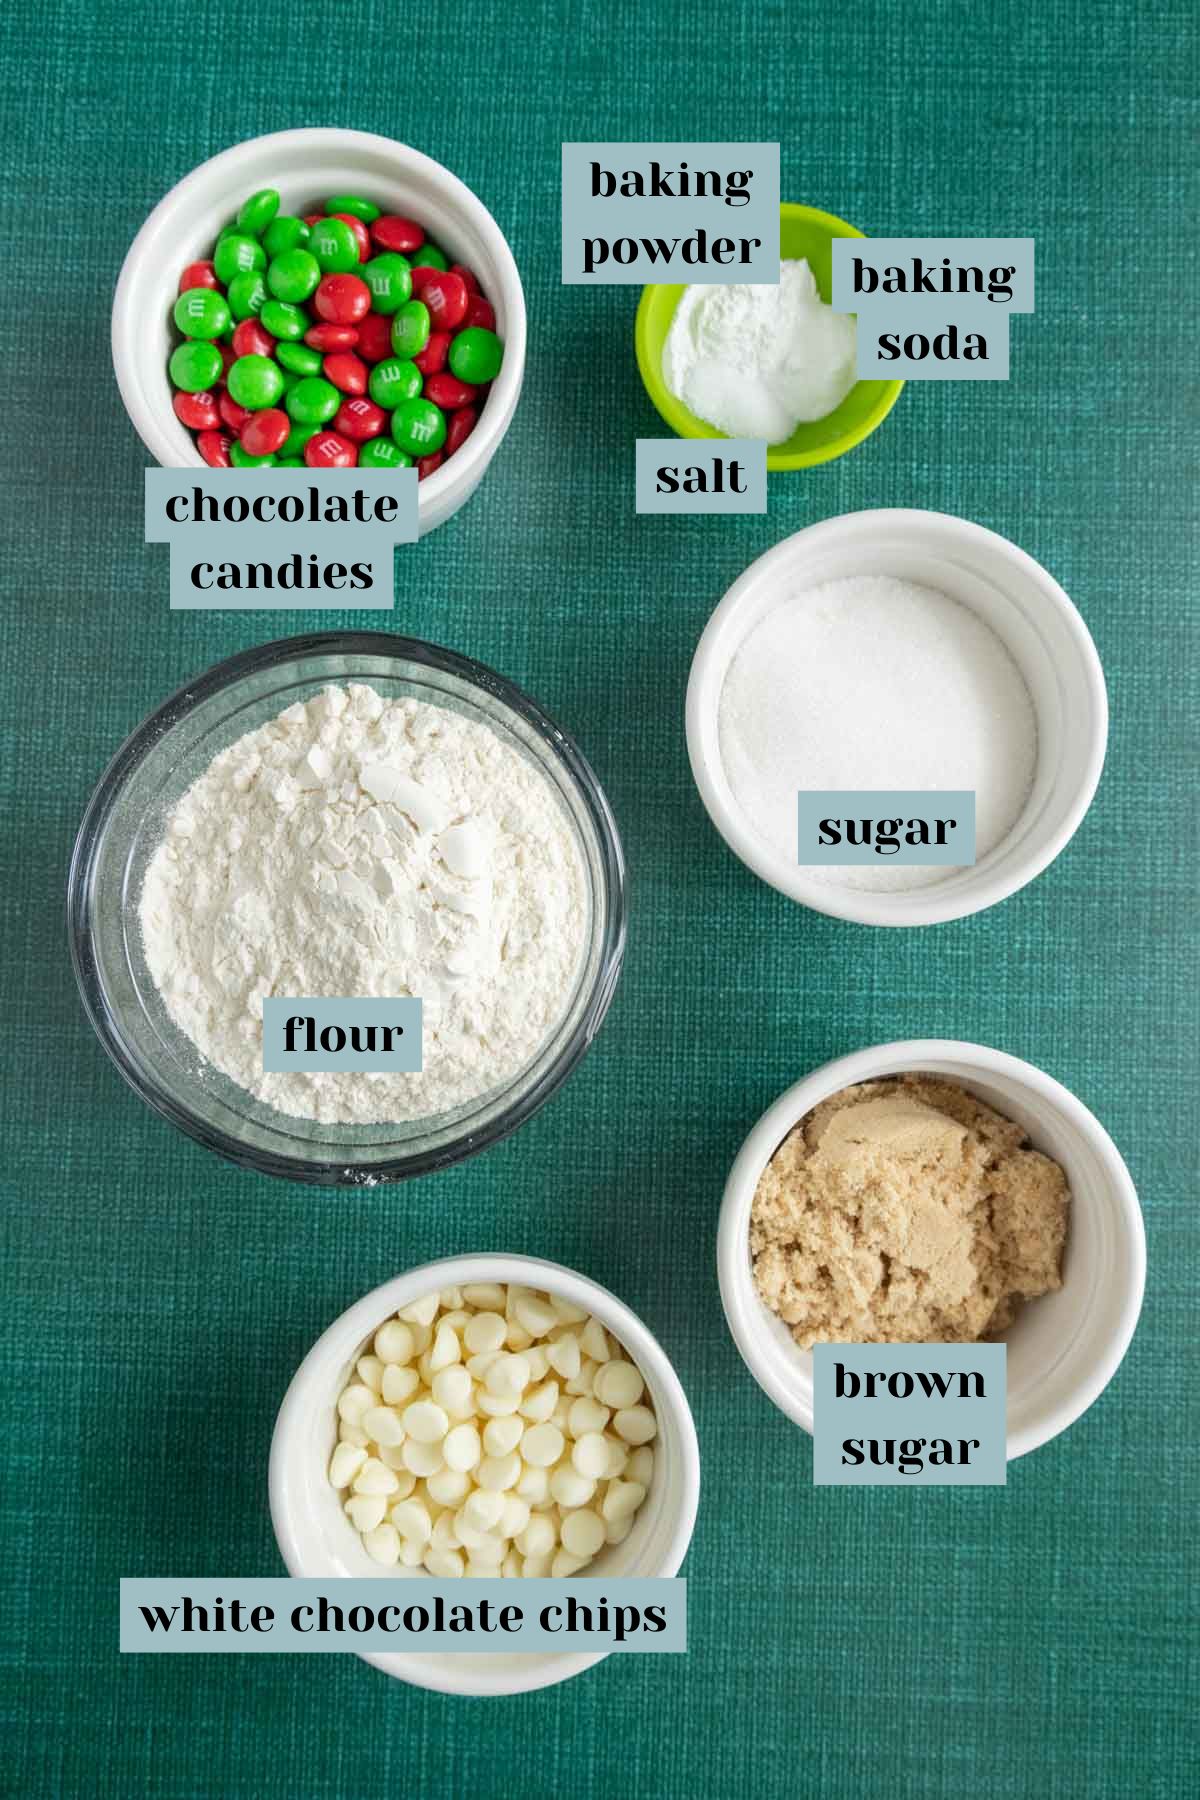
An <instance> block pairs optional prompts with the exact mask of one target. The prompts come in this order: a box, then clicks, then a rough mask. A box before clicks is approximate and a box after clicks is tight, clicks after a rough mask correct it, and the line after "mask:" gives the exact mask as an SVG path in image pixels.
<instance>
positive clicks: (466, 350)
mask: <svg viewBox="0 0 1200 1800" xmlns="http://www.w3.org/2000/svg"><path fill="white" fill-rule="evenodd" d="M503 360H504V345H503V344H502V343H501V342H500V339H499V338H498V337H497V336H496V334H495V332H494V331H489V330H488V328H487V326H486V325H468V326H467V328H466V330H465V331H460V332H459V333H458V334H457V336H455V337H453V338H451V340H450V356H449V363H450V373H451V374H452V375H457V376H458V379H459V380H460V381H470V382H475V383H478V382H483V381H494V380H495V378H496V376H497V375H498V374H499V373H500V364H501V363H502V362H503Z"/></svg>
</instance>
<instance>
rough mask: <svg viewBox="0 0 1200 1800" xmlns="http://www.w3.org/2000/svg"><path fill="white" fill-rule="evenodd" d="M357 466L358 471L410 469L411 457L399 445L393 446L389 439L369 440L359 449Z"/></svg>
mask: <svg viewBox="0 0 1200 1800" xmlns="http://www.w3.org/2000/svg"><path fill="white" fill-rule="evenodd" d="M358 466H359V468H360V469H411V468H412V457H411V456H410V455H409V454H408V451H407V450H402V449H401V448H400V446H399V444H393V442H392V440H391V438H385V437H378V438H371V439H369V441H368V442H367V443H365V444H362V445H360V447H359V452H358Z"/></svg>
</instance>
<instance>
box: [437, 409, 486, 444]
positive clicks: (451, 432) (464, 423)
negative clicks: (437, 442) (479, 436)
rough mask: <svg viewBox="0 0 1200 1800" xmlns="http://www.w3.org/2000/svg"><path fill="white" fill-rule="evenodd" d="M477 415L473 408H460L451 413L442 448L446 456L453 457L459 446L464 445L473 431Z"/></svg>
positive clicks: (477, 418)
mask: <svg viewBox="0 0 1200 1800" xmlns="http://www.w3.org/2000/svg"><path fill="white" fill-rule="evenodd" d="M478 420H479V414H478V413H477V412H476V410H475V408H474V407H473V406H460V407H459V409H458V411H457V412H452V413H451V414H450V417H449V419H448V420H447V423H446V442H445V445H444V446H443V448H444V449H445V452H446V455H447V456H453V455H454V452H455V451H456V450H457V449H458V448H459V446H460V445H461V444H465V443H466V441H467V439H468V438H469V437H470V435H471V433H472V432H473V431H474V429H475V426H476V424H477V423H478Z"/></svg>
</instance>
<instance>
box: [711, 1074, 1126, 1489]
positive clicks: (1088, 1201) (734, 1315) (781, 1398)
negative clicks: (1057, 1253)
mask: <svg viewBox="0 0 1200 1800" xmlns="http://www.w3.org/2000/svg"><path fill="white" fill-rule="evenodd" d="M910 1072H920V1073H925V1074H931V1075H937V1076H940V1077H943V1078H944V1079H946V1080H949V1081H957V1082H960V1083H961V1084H962V1086H963V1087H965V1088H967V1089H969V1090H970V1092H971V1093H973V1094H976V1095H978V1097H979V1098H980V1099H981V1100H983V1101H985V1102H986V1103H987V1105H989V1106H993V1107H994V1108H995V1109H996V1111H997V1112H1000V1113H1004V1114H1005V1115H1006V1116H1007V1117H1008V1118H1010V1119H1015V1120H1016V1122H1017V1123H1018V1124H1019V1125H1023V1126H1024V1127H1025V1129H1026V1131H1027V1132H1028V1133H1029V1138H1030V1141H1031V1142H1032V1144H1033V1146H1034V1148H1035V1149H1037V1150H1041V1151H1044V1152H1045V1154H1046V1155H1047V1156H1052V1157H1054V1158H1055V1160H1056V1161H1057V1162H1059V1163H1061V1164H1062V1166H1063V1168H1064V1169H1065V1170H1066V1174H1067V1180H1068V1182H1069V1183H1070V1188H1071V1212H1070V1222H1069V1226H1068V1232H1067V1248H1066V1257H1065V1261H1064V1266H1063V1285H1062V1287H1061V1288H1060V1289H1059V1291H1058V1292H1057V1293H1056V1294H1046V1295H1044V1296H1043V1297H1042V1298H1041V1299H1040V1300H1037V1301H1034V1302H1032V1303H1030V1304H1029V1305H1027V1306H1025V1307H1023V1308H1022V1309H1021V1311H1020V1313H1019V1314H1018V1316H1017V1319H1016V1321H1015V1323H1014V1325H1013V1327H1012V1329H1011V1331H1009V1332H1007V1333H1006V1334H1005V1341H1006V1342H1007V1344H1008V1458H1009V1461H1010V1462H1011V1461H1012V1460H1013V1459H1014V1458H1015V1457H1018V1456H1024V1455H1025V1454H1026V1452H1027V1451H1029V1450H1036V1449H1037V1447H1038V1446H1039V1444H1045V1443H1047V1442H1048V1441H1049V1440H1050V1439H1051V1438H1052V1437H1057V1436H1058V1433H1059V1432H1060V1431H1065V1430H1066V1429H1067V1426H1068V1425H1071V1424H1073V1423H1074V1421H1075V1420H1076V1419H1077V1418H1079V1416H1080V1414H1081V1413H1084V1412H1086V1411H1087V1408H1088V1407H1089V1406H1091V1404H1092V1402H1093V1401H1094V1400H1096V1399H1098V1398H1099V1396H1100V1395H1101V1393H1103V1391H1104V1389H1105V1387H1106V1386H1107V1385H1108V1383H1109V1382H1110V1381H1111V1379H1112V1377H1113V1375H1114V1374H1115V1373H1116V1370H1117V1367H1118V1365H1119V1363H1120V1361H1121V1358H1122V1357H1123V1356H1124V1354H1125V1352H1126V1350H1127V1349H1128V1347H1129V1340H1130V1338H1131V1337H1132V1336H1133V1331H1134V1327H1135V1325H1136V1324H1137V1321H1138V1314H1139V1313H1140V1311H1141V1306H1142V1290H1143V1287H1144V1286H1145V1280H1146V1239H1145V1233H1144V1231H1143V1227H1142V1213H1141V1208H1140V1207H1139V1205H1138V1198H1137V1194H1136V1193H1135V1191H1134V1186H1133V1182H1132V1181H1131V1180H1130V1177H1129V1171H1128V1169H1127V1168H1126V1167H1125V1164H1124V1163H1123V1162H1122V1160H1121V1155H1120V1152H1119V1151H1118V1150H1117V1147H1116V1145H1115V1144H1114V1143H1113V1141H1112V1139H1111V1138H1110V1137H1109V1135H1108V1133H1107V1132H1106V1131H1105V1130H1104V1128H1103V1126H1102V1125H1101V1124H1100V1123H1099V1121H1098V1120H1096V1119H1095V1118H1094V1117H1093V1116H1092V1114H1091V1113H1090V1112H1089V1111H1088V1109H1087V1107H1086V1106H1084V1105H1083V1104H1082V1102H1080V1101H1079V1100H1076V1098H1075V1096H1074V1095H1073V1094H1070V1093H1068V1092H1067V1090H1066V1088H1065V1087H1063V1086H1062V1085H1061V1084H1060V1083H1059V1082H1057V1081H1054V1080H1052V1079H1051V1077H1050V1076H1049V1075H1043V1073H1042V1072H1041V1070H1040V1069H1035V1068H1034V1067H1033V1065H1032V1064H1031V1063H1027V1062H1022V1061H1020V1059H1019V1058H1018V1057H1015V1056H1006V1055H1005V1054H1004V1052H1003V1051H1001V1050H988V1049H986V1048H985V1047H984V1046H983V1045H982V1044H966V1043H956V1042H954V1041H952V1040H949V1039H939V1038H929V1039H918V1040H916V1041H914V1042H912V1043H905V1044H877V1045H875V1046H874V1047H873V1048H872V1049H870V1050H860V1051H858V1052H857V1053H856V1054H855V1055H853V1056H842V1057H839V1058H838V1059H837V1061H836V1062H829V1063H826V1064H825V1065H824V1066H823V1067H822V1068H820V1069H816V1070H814V1072H813V1073H812V1074H811V1075H808V1076H806V1077H805V1079H804V1080H803V1081H799V1082H797V1083H796V1085H795V1087H791V1088H789V1089H788V1091H787V1092H786V1093H785V1094H781V1095H780V1097H779V1099H778V1100H776V1102H775V1104H774V1105H773V1106H771V1107H769V1108H768V1109H767V1111H766V1112H765V1113H764V1114H763V1116H762V1118H761V1119H760V1120H759V1121H758V1124H757V1125H756V1126H755V1127H754V1129H753V1131H751V1133H750V1135H749V1137H748V1138H747V1139H746V1141H745V1143H744V1144H743V1145H742V1147H741V1149H740V1150H739V1152H738V1155H737V1159H736V1161H735V1162H734V1165H733V1168H732V1169H731V1170H730V1173H729V1179H728V1181H727V1182H726V1184H725V1198H724V1200H723V1201H722V1204H721V1218H720V1224H719V1227H718V1234H717V1274H718V1276H719V1279H720V1283H721V1300H722V1304H723V1305H724V1307H725V1317H726V1320H727V1321H728V1324H729V1329H730V1331H731V1332H732V1333H733V1336H734V1340H735V1342H736V1344H737V1347H738V1349H739V1350H740V1351H741V1353H742V1357H743V1359H744V1361H745V1364H746V1367H747V1368H748V1369H749V1370H750V1373H751V1374H752V1375H753V1376H754V1379H755V1380H756V1381H757V1382H758V1384H759V1386H760V1387H761V1388H762V1389H763V1391H764V1393H766V1394H767V1395H769V1396H770V1398H771V1399H772V1400H773V1401H774V1402H775V1404H776V1406H778V1407H779V1408H780V1410H781V1411H782V1412H785V1413H786V1414H787V1415H788V1417H789V1418H790V1419H794V1420H795V1422H796V1424H797V1425H802V1426H803V1427H804V1429H805V1431H809V1432H811V1430H812V1414H813V1378H812V1353H811V1351H808V1350H801V1349H799V1347H798V1346H797V1345H796V1343H795V1341H794V1340H793V1338H792V1336H791V1333H790V1332H789V1331H788V1329H787V1327H786V1326H785V1325H784V1324H783V1323H782V1321H781V1320H780V1319H778V1318H777V1317H776V1316H775V1314H774V1313H772V1312H771V1311H769V1310H768V1308H767V1307H766V1306H765V1305H764V1304H763V1302H762V1301H761V1300H760V1299H759V1296H758V1291H757V1289H756V1288H755V1286H754V1276H753V1272H752V1269H751V1264H750V1242H749V1232H750V1206H751V1202H752V1200H753V1198H754V1190H755V1188H756V1187H757V1186H758V1179H759V1176H760V1175H761V1174H762V1172H763V1170H764V1169H765V1168H766V1166H767V1164H768V1162H769V1161H770V1160H771V1157H772V1156H773V1155H774V1153H775V1151H776V1150H777V1149H778V1147H779V1145H780V1144H781V1143H782V1142H783V1140H784V1138H785V1137H786V1136H787V1134H788V1132H789V1131H790V1130H791V1129H792V1127H793V1126H794V1125H796V1124H798V1122H799V1121H800V1120H801V1119H802V1118H803V1117H804V1115H805V1114H806V1113H809V1112H811V1111H812V1109H813V1107H814V1106H816V1105H818V1104H819V1103H820V1102H821V1101H822V1100H826V1099H828V1098H829V1096H830V1095H831V1094H836V1093H839V1092H840V1091H841V1089H842V1088H846V1087H851V1086H852V1085H853V1084H854V1083H855V1082H859V1081H875V1080H878V1079H879V1078H881V1077H882V1076H887V1075H901V1074H906V1073H910Z"/></svg>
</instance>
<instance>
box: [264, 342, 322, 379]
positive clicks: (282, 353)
mask: <svg viewBox="0 0 1200 1800" xmlns="http://www.w3.org/2000/svg"><path fill="white" fill-rule="evenodd" d="M275 356H276V359H277V360H278V361H279V363H280V364H281V365H282V367H283V368H285V369H290V370H291V371H292V373H293V374H294V375H319V374H320V372H321V364H322V363H323V362H324V361H325V358H324V357H323V356H322V355H321V352H320V351H319V350H314V349H313V347H312V345H311V344H289V343H288V342H287V341H286V339H285V340H284V342H283V343H282V344H276V346H275Z"/></svg>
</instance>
